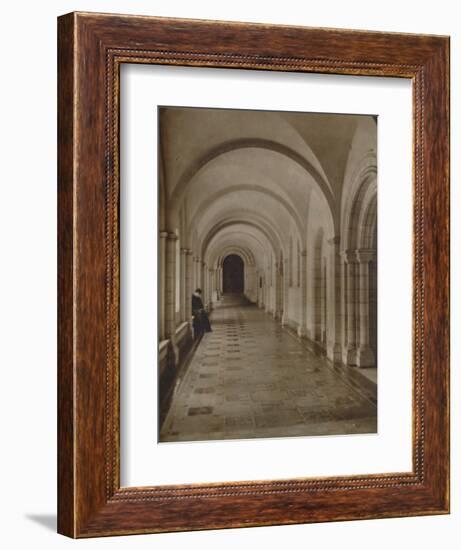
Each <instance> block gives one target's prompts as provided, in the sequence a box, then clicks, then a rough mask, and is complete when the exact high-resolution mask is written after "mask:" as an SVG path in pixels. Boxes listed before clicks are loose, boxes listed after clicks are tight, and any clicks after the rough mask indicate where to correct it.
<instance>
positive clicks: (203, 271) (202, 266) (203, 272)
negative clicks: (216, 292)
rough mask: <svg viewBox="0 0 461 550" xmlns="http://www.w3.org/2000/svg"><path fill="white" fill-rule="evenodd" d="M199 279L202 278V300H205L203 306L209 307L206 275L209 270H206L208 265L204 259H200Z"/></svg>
mask: <svg viewBox="0 0 461 550" xmlns="http://www.w3.org/2000/svg"><path fill="white" fill-rule="evenodd" d="M198 261H199V264H198V265H199V273H200V275H199V277H200V279H199V280H200V284H199V286H200V288H201V289H202V300H203V305H204V306H205V307H206V306H207V301H208V281H207V280H206V274H207V271H208V270H207V268H206V263H205V262H202V259H201V258H199V260H198Z"/></svg>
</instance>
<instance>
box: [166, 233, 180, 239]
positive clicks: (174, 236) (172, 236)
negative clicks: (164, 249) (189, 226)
mask: <svg viewBox="0 0 461 550" xmlns="http://www.w3.org/2000/svg"><path fill="white" fill-rule="evenodd" d="M166 238H167V239H168V240H169V241H177V240H178V236H177V235H176V233H167V237H166Z"/></svg>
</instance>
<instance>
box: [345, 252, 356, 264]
mask: <svg viewBox="0 0 461 550" xmlns="http://www.w3.org/2000/svg"><path fill="white" fill-rule="evenodd" d="M356 252H357V251H356V250H343V251H342V252H341V256H342V258H343V259H344V261H345V262H346V263H348V264H355V263H356V262H357V254H356Z"/></svg>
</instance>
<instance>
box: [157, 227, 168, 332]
mask: <svg viewBox="0 0 461 550" xmlns="http://www.w3.org/2000/svg"><path fill="white" fill-rule="evenodd" d="M159 237H160V239H159V258H158V283H157V284H158V307H159V312H160V315H159V341H160V342H161V341H162V340H165V317H166V308H165V304H166V285H165V282H166V239H167V237H168V233H167V232H166V231H160V234H159Z"/></svg>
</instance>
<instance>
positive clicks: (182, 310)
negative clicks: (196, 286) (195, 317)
mask: <svg viewBox="0 0 461 550" xmlns="http://www.w3.org/2000/svg"><path fill="white" fill-rule="evenodd" d="M180 252H181V254H180V260H181V263H180V267H179V281H180V283H179V296H180V299H181V301H180V307H179V314H180V318H181V321H186V319H187V311H186V310H187V308H186V299H187V288H186V261H187V259H186V258H187V248H181V251H180Z"/></svg>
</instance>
